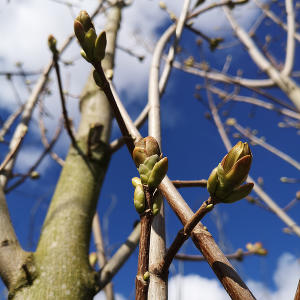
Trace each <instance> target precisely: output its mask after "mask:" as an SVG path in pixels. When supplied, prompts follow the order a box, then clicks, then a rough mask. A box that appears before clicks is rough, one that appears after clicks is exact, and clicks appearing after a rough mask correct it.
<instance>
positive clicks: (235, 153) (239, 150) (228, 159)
mask: <svg viewBox="0 0 300 300" xmlns="http://www.w3.org/2000/svg"><path fill="white" fill-rule="evenodd" d="M246 155H250V156H251V159H252V153H251V151H250V148H249V145H248V143H242V142H241V141H239V142H238V143H237V144H236V145H235V146H234V147H233V148H232V149H231V150H230V151H229V152H228V154H227V155H225V156H224V158H223V160H222V162H221V165H222V167H223V169H224V172H225V174H227V173H228V172H229V171H230V170H231V169H232V167H233V166H234V164H235V163H236V162H237V161H238V160H239V159H240V158H242V157H244V156H246Z"/></svg>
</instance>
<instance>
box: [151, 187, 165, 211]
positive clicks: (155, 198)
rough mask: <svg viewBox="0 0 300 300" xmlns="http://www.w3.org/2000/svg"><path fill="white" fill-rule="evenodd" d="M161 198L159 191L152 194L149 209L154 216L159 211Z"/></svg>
mask: <svg viewBox="0 0 300 300" xmlns="http://www.w3.org/2000/svg"><path fill="white" fill-rule="evenodd" d="M163 199H164V198H163V195H162V194H161V193H160V192H159V191H157V192H156V193H155V194H154V195H153V205H152V209H151V210H152V213H153V215H154V216H156V215H157V214H158V213H159V211H160V208H161V204H162V202H163Z"/></svg>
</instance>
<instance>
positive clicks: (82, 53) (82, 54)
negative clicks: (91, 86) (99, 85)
mask: <svg viewBox="0 0 300 300" xmlns="http://www.w3.org/2000/svg"><path fill="white" fill-rule="evenodd" d="M80 54H81V56H82V57H83V58H84V59H85V60H86V61H87V62H91V61H90V60H89V59H88V58H87V56H86V53H85V52H84V50H83V49H81V50H80ZM94 79H95V78H94ZM95 81H96V80H95Z"/></svg>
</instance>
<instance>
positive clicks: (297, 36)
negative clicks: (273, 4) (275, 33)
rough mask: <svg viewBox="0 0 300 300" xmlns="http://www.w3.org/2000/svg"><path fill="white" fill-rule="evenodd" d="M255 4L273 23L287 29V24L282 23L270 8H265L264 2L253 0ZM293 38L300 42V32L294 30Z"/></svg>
mask: <svg viewBox="0 0 300 300" xmlns="http://www.w3.org/2000/svg"><path fill="white" fill-rule="evenodd" d="M254 1H255V3H256V5H257V6H258V7H259V8H260V9H261V10H262V11H263V12H264V14H265V15H266V16H267V17H268V18H270V19H271V20H272V21H273V22H274V23H276V24H278V25H279V26H281V27H282V28H283V29H284V30H286V31H288V26H287V25H286V24H285V23H283V22H282V21H281V20H280V18H278V17H277V16H276V15H275V14H274V13H273V12H272V11H271V10H270V9H267V8H266V6H265V5H264V4H262V3H261V2H260V1H259V0H254ZM294 38H295V39H296V40H297V41H298V42H300V34H299V33H297V32H294Z"/></svg>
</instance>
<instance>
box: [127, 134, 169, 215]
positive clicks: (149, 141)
mask: <svg viewBox="0 0 300 300" xmlns="http://www.w3.org/2000/svg"><path fill="white" fill-rule="evenodd" d="M132 156H133V160H134V162H135V164H136V166H137V168H138V171H139V174H140V178H138V177H134V178H133V179H132V184H133V186H134V187H135V191H134V206H135V208H136V210H137V212H139V213H143V212H144V211H145V207H146V199H145V193H144V188H143V185H145V186H147V188H148V189H149V192H150V193H151V194H152V198H153V201H152V207H151V210H152V213H153V214H154V215H155V214H157V213H158V212H159V210H160V206H161V203H162V196H161V194H160V193H159V192H158V191H155V190H156V188H157V187H158V186H159V184H160V183H161V181H162V180H163V178H164V177H165V175H166V173H167V170H168V159H167V158H166V157H164V158H163V157H162V154H161V152H160V149H159V145H158V143H157V141H156V140H155V139H154V138H153V137H151V136H148V137H146V138H144V139H141V140H140V141H138V142H137V143H136V146H135V148H134V150H133V154H132Z"/></svg>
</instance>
